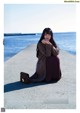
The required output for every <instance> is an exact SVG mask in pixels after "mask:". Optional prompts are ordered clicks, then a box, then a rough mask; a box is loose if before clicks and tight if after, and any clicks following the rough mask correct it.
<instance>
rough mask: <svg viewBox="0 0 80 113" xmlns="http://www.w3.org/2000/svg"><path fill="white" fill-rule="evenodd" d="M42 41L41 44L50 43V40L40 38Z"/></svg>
mask: <svg viewBox="0 0 80 113" xmlns="http://www.w3.org/2000/svg"><path fill="white" fill-rule="evenodd" d="M42 43H43V44H50V45H52V44H51V42H49V41H48V40H45V39H43V40H42Z"/></svg>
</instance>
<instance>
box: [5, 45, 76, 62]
mask: <svg viewBox="0 0 80 113" xmlns="http://www.w3.org/2000/svg"><path fill="white" fill-rule="evenodd" d="M32 45H36V46H37V44H30V45H28V46H27V47H25V48H24V49H28V47H29V46H32ZM24 49H22V50H20V51H19V52H17V53H16V54H14V55H13V56H11V57H9V59H7V60H6V58H5V57H4V62H6V61H8V60H10V59H11V58H12V57H14V56H15V55H17V54H18V53H20V52H21V51H23V50H24ZM60 51H65V52H67V53H69V54H71V55H75V56H76V52H75V51H74V52H73V51H68V50H63V49H60Z"/></svg>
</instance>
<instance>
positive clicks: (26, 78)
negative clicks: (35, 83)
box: [20, 72, 30, 83]
mask: <svg viewBox="0 0 80 113" xmlns="http://www.w3.org/2000/svg"><path fill="white" fill-rule="evenodd" d="M20 82H23V83H30V80H29V74H28V73H25V72H21V73H20Z"/></svg>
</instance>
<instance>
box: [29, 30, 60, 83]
mask: <svg viewBox="0 0 80 113" xmlns="http://www.w3.org/2000/svg"><path fill="white" fill-rule="evenodd" d="M58 54H59V49H58V47H57V44H56V43H55V41H54V40H53V32H52V30H51V29H50V28H45V29H44V30H43V33H42V35H41V38H40V40H39V42H38V44H37V57H38V62H37V66H36V72H35V73H34V74H33V75H32V76H31V77H28V78H27V82H28V83H29V82H42V81H45V82H52V81H56V82H57V81H58V80H60V78H61V70H60V62H59V58H58V57H57V55H58Z"/></svg>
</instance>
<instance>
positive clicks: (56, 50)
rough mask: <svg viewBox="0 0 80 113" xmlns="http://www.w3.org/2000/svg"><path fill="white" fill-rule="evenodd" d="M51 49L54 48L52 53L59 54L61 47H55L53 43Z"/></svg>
mask: <svg viewBox="0 0 80 113" xmlns="http://www.w3.org/2000/svg"><path fill="white" fill-rule="evenodd" d="M51 48H52V49H51V50H52V54H53V55H55V56H57V55H59V50H60V49H59V48H58V47H57V48H55V47H54V46H53V45H52V46H51Z"/></svg>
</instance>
